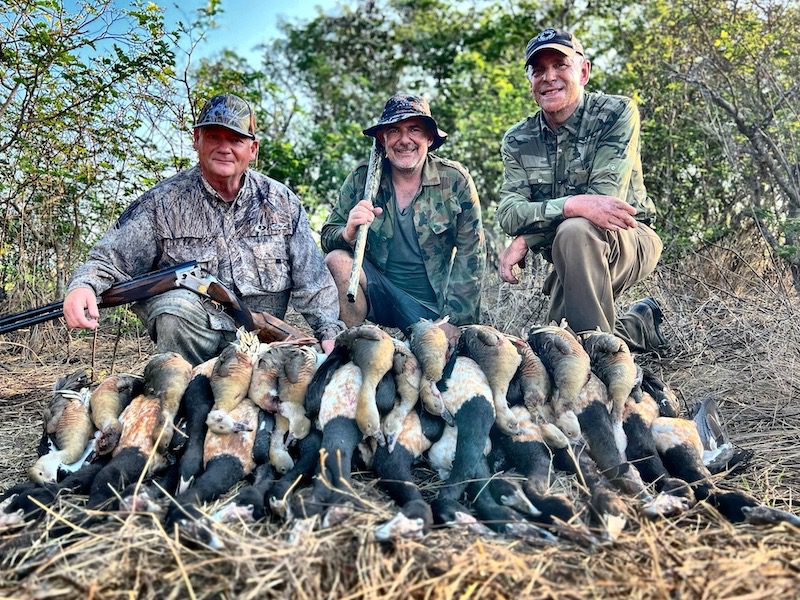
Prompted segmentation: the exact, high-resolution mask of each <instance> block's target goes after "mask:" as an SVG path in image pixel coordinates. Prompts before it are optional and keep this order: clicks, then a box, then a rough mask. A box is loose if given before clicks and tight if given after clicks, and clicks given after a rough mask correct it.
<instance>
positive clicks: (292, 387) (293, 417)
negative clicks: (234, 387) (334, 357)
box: [248, 342, 319, 473]
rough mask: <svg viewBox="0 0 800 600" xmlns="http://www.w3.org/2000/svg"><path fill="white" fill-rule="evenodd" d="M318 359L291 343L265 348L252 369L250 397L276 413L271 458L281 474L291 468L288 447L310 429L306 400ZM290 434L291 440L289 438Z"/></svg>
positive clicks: (308, 351)
mask: <svg viewBox="0 0 800 600" xmlns="http://www.w3.org/2000/svg"><path fill="white" fill-rule="evenodd" d="M318 363H319V356H318V355H317V353H316V352H315V351H314V350H313V349H312V348H310V347H307V346H300V345H298V344H295V343H290V342H277V343H274V344H270V345H263V344H262V350H261V351H260V352H259V355H258V360H257V361H256V364H255V366H254V368H253V376H252V379H251V382H250V391H249V394H248V395H249V397H250V399H251V400H252V401H253V402H255V403H256V404H257V405H258V406H260V407H261V408H262V409H264V410H267V411H269V412H273V413H276V415H277V416H276V419H277V423H276V429H275V431H274V433H273V435H272V441H271V445H272V448H271V456H272V461H273V464H274V465H275V467H276V468H278V469H279V471H280V472H281V473H285V472H286V471H287V470H288V469H290V468H291V466H292V461H291V458H290V456H289V454H288V450H287V446H288V445H289V444H290V443H291V442H292V440H296V439H297V440H299V439H303V438H304V437H305V436H306V435H308V432H309V431H310V429H311V421H310V419H309V418H308V417H307V416H306V413H305V396H306V392H307V390H308V385H309V383H310V382H311V379H312V377H313V376H314V373H315V372H316V369H317V365H318ZM287 433H288V439H287V437H286V434H287Z"/></svg>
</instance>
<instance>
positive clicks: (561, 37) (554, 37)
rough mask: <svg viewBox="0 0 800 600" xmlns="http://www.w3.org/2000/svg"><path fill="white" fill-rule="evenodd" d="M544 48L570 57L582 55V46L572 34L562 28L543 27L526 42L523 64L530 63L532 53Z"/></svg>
mask: <svg viewBox="0 0 800 600" xmlns="http://www.w3.org/2000/svg"><path fill="white" fill-rule="evenodd" d="M545 48H550V49H552V50H558V51H559V52H561V54H565V55H567V56H569V57H570V58H572V57H573V56H575V55H576V54H580V55H581V56H583V55H584V54H583V46H581V43H580V42H579V41H578V38H576V37H575V36H574V35H572V34H571V33H568V32H566V31H564V30H563V29H545V30H544V31H542V32H541V33H539V35H537V36H536V37H534V38H531V41H529V42H528V46H527V47H526V48H525V66H526V67H527V66H528V65H529V64H530V63H531V61H532V60H533V56H534V54H536V53H537V52H539V51H540V50H544V49H545Z"/></svg>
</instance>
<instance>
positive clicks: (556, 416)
mask: <svg viewBox="0 0 800 600" xmlns="http://www.w3.org/2000/svg"><path fill="white" fill-rule="evenodd" d="M527 338H528V339H527V341H525V340H523V339H521V338H518V337H515V336H512V335H508V334H504V333H501V332H499V331H497V330H495V329H493V328H491V327H488V326H483V325H471V326H466V327H462V328H461V336H460V338H459V341H458V343H457V345H456V346H455V347H453V346H451V345H449V344H448V340H447V337H446V336H445V333H444V331H443V329H442V328H440V327H439V326H438V323H436V322H430V321H424V320H423V321H420V322H419V323H418V324H417V325H415V326H414V328H413V331H412V335H411V337H410V339H409V340H408V341H407V342H405V341H400V340H399V339H396V338H394V337H392V336H390V335H389V334H388V333H386V332H385V331H383V330H381V329H380V328H378V327H374V326H371V325H363V326H360V327H354V328H351V329H349V330H347V331H345V332H344V333H342V334H341V335H339V337H338V338H337V340H336V346H335V349H334V351H333V352H332V353H331V354H330V355H329V356H327V357H326V356H325V355H318V354H317V353H316V352H315V351H314V350H313V349H312V348H311V347H309V346H305V345H303V344H302V343H301V342H297V343H295V342H291V341H285V342H276V343H272V344H262V343H259V341H258V339H257V337H256V336H255V335H254V334H250V333H247V332H244V331H243V330H242V331H240V332H239V333H238V335H237V341H236V342H235V343H233V344H231V345H230V346H229V347H228V348H226V349H225V350H224V351H223V352H222V353H221V354H220V356H219V357H217V358H214V359H212V360H210V361H208V362H206V363H203V364H201V365H199V366H197V367H195V368H192V367H191V365H189V364H188V363H187V362H186V361H185V360H183V359H182V358H181V357H180V356H179V355H177V354H174V353H168V354H159V355H156V356H154V357H153V358H152V359H151V360H150V361H149V362H148V364H147V366H146V367H145V369H144V373H143V376H135V375H127V374H117V375H112V376H110V377H108V378H107V379H106V380H105V381H103V382H101V383H100V385H99V386H97V387H96V388H95V389H94V390H93V391H90V386H89V385H88V377H87V374H86V373H85V372H84V371H79V372H77V373H74V374H72V375H71V376H69V377H66V378H64V379H63V380H61V381H59V382H58V383H57V384H56V386H55V389H54V393H53V397H52V400H51V401H50V403H49V406H48V407H47V409H46V411H45V414H44V433H43V437H42V442H41V444H40V448H39V455H40V458H39V460H38V461H37V462H36V463H35V464H34V465H33V466H31V468H30V469H29V472H28V474H29V478H30V481H29V482H25V483H21V484H18V485H16V486H14V487H12V488H10V489H8V490H6V491H5V492H4V493H3V495H2V496H0V533H3V532H7V531H10V530H14V531H19V530H20V529H21V528H26V527H27V528H32V527H35V523H36V521H37V520H38V519H41V517H42V516H43V515H44V513H45V511H46V510H47V508H48V507H49V506H52V505H53V503H54V502H55V501H56V499H57V498H59V496H61V495H64V494H74V495H76V497H83V496H88V500H86V503H85V505H84V506H85V508H86V513H87V516H86V518H85V520H84V521H83V522H82V523H80V526H81V527H83V528H87V527H91V526H92V524H93V523H95V522H97V521H98V520H99V519H102V518H103V517H102V516H98V515H103V514H105V512H113V513H116V514H119V513H132V512H133V513H137V512H138V513H141V512H153V513H156V514H157V515H158V516H159V518H160V519H162V520H163V523H164V526H165V529H166V530H167V531H169V532H174V531H176V530H177V532H178V534H179V536H180V539H181V540H186V541H191V542H192V543H202V544H207V545H210V546H215V545H218V544H219V543H220V542H219V540H218V538H217V537H216V535H215V532H214V530H215V523H216V522H219V523H222V522H228V521H231V520H235V521H242V520H244V521H255V520H260V519H268V518H271V519H277V520H282V521H285V522H291V523H293V525H292V526H293V527H298V528H300V529H305V530H308V529H309V528H312V527H331V526H333V525H335V524H337V523H340V522H342V520H343V519H346V518H347V516H348V514H352V512H353V511H359V510H369V507H368V506H367V504H365V503H364V502H363V501H362V498H361V497H360V496H359V494H358V493H357V492H356V490H355V489H354V486H353V484H352V479H351V477H352V473H353V471H354V470H356V471H357V472H358V473H360V474H362V475H364V476H367V477H369V476H371V477H374V479H375V480H376V481H377V485H378V486H379V487H380V488H381V489H382V490H384V491H385V492H386V494H388V496H389V497H391V499H392V500H393V501H394V502H395V503H396V504H397V506H398V511H397V513H396V516H395V517H394V518H392V519H390V520H388V521H386V522H384V523H382V524H380V525H379V526H378V527H377V528H376V529H375V531H374V537H375V539H376V540H379V541H389V540H392V539H395V538H399V537H403V536H422V535H424V534H425V533H426V532H427V531H429V530H430V529H431V528H434V527H468V528H470V529H471V530H473V531H475V532H476V533H478V534H481V535H493V536H497V535H504V536H509V537H514V538H528V539H536V540H545V541H550V542H557V541H558V540H559V539H569V540H571V541H578V542H580V543H586V544H593V543H597V542H599V541H607V540H613V539H615V538H616V536H618V535H619V533H620V532H621V531H622V529H624V527H625V526H626V523H627V522H628V521H629V519H628V517H629V516H630V515H631V514H632V513H633V512H638V513H639V514H641V515H645V516H647V517H649V518H654V519H655V518H669V517H671V516H674V515H677V514H680V513H683V512H685V511H688V510H690V508H691V507H692V506H693V505H694V504H695V503H697V502H701V501H705V502H706V503H709V504H711V505H713V506H714V507H715V508H716V509H717V510H718V512H719V514H720V515H721V516H722V517H724V518H727V519H728V520H730V521H733V522H740V521H748V522H750V523H754V524H760V523H774V522H778V521H788V522H791V523H792V524H794V525H800V519H799V518H798V517H797V516H795V515H793V514H791V513H788V512H784V511H780V510H777V509H774V508H770V507H767V506H763V505H760V504H759V502H758V501H756V500H755V499H754V498H752V497H751V496H749V495H748V494H746V493H745V492H743V491H741V490H736V489H725V488H723V487H721V484H718V483H715V482H714V481H712V478H711V475H712V472H719V471H722V470H724V469H726V468H728V467H729V466H730V465H731V464H733V463H734V462H736V461H737V460H741V459H742V457H743V455H742V453H741V452H737V450H736V449H734V447H733V446H732V445H731V444H730V443H729V442H728V440H727V439H726V436H725V434H724V432H723V431H722V430H721V428H720V426H719V422H718V417H717V414H716V407H715V405H714V403H713V402H709V401H706V402H703V403H699V406H698V408H697V411H696V414H694V415H693V418H686V417H682V416H680V415H679V412H680V410H679V404H678V402H677V399H676V397H675V394H674V393H673V392H672V391H671V390H670V389H669V388H668V387H666V386H664V384H663V383H661V382H660V381H659V380H658V379H657V378H655V377H653V376H652V374H650V373H649V372H647V371H643V370H642V369H641V368H640V367H639V365H637V364H636V362H635V361H634V357H633V355H632V354H631V353H630V351H629V350H628V348H627V346H626V345H625V343H624V342H623V341H622V340H620V339H619V338H617V337H615V336H614V335H612V334H607V333H601V332H599V331H598V332H595V333H589V334H583V335H581V336H576V335H574V334H573V333H572V332H571V331H570V330H569V327H568V326H567V324H566V323H562V324H561V325H560V326H558V325H555V324H551V325H549V326H541V327H535V328H533V329H532V330H531V331H530V332H529V333H528V336H527ZM424 462H426V463H427V465H428V466H429V467H430V468H431V469H432V470H433V471H435V472H436V473H437V474H438V478H439V479H440V483H439V484H438V485H436V486H433V488H434V490H435V491H433V492H431V491H430V489H429V487H430V486H428V487H423V486H421V485H420V482H419V481H418V480H415V469H416V467H417V466H418V465H419V464H420V463H424ZM368 474H371V475H368ZM560 477H566V478H572V479H574V480H575V481H576V482H577V483H578V485H577V488H578V489H579V490H581V493H580V495H579V496H578V497H568V496H567V495H564V494H559V493H556V492H554V491H553V490H554V489H557V488H556V486H555V485H554V484H555V482H556V480H557V479H558V478H560ZM224 497H228V500H227V502H226V503H225V504H224V505H223V506H222V508H221V509H219V510H218V511H216V512H214V513H213V514H209V513H207V511H206V504H207V503H209V502H211V501H214V500H217V499H219V498H224ZM90 515H91V516H90ZM65 528H66V526H65ZM50 535H59V531H58V528H56V529H55V530H52V531H51V532H50Z"/></svg>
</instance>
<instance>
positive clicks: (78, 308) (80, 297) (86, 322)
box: [64, 287, 100, 329]
mask: <svg viewBox="0 0 800 600" xmlns="http://www.w3.org/2000/svg"><path fill="white" fill-rule="evenodd" d="M87 317H88V318H87ZM99 318H100V311H99V310H98V308H97V298H95V296H94V291H93V290H91V289H89V288H85V287H79V288H75V289H74V290H72V291H71V292H70V293H69V294H67V297H66V298H64V319H65V320H66V321H67V327H69V328H70V329H74V328H76V327H80V328H82V329H96V328H97V319H99Z"/></svg>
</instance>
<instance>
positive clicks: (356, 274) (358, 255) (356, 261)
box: [347, 138, 383, 303]
mask: <svg viewBox="0 0 800 600" xmlns="http://www.w3.org/2000/svg"><path fill="white" fill-rule="evenodd" d="M382 170H383V146H381V145H380V144H379V143H378V139H377V138H376V139H375V140H374V141H373V142H372V150H370V153H369V165H368V166H367V181H366V183H365V184H364V199H365V200H369V202H370V204H374V202H375V197H376V196H377V195H378V188H379V187H380V184H381V171H382ZM367 233H369V224H368V223H364V224H363V225H359V226H358V231H357V233H356V245H355V247H354V248H353V270H352V271H350V280H349V282H348V285H347V300H348V302H351V303H352V302H355V301H356V296H357V295H358V280H359V278H360V277H361V264H362V263H363V262H364V250H365V248H366V246H367Z"/></svg>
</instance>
